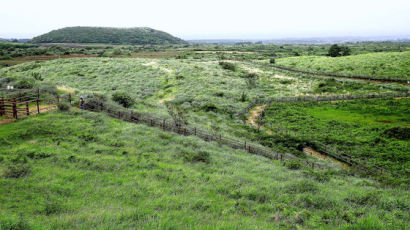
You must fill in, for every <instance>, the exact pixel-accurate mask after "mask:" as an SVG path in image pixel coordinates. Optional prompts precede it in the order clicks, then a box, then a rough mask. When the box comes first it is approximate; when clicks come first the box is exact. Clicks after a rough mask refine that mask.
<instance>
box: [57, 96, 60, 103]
mask: <svg viewBox="0 0 410 230" xmlns="http://www.w3.org/2000/svg"><path fill="white" fill-rule="evenodd" d="M57 103H60V96H59V95H58V94H57Z"/></svg>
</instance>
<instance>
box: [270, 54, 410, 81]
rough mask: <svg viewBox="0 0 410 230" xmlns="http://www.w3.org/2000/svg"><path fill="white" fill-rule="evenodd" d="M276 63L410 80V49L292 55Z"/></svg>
mask: <svg viewBox="0 0 410 230" xmlns="http://www.w3.org/2000/svg"><path fill="white" fill-rule="evenodd" d="M276 63H277V64H279V65H284V66H289V67H296V68H300V69H308V70H312V71H323V72H334V73H342V74H348V75H361V76H374V77H381V78H384V79H402V80H410V75H409V73H410V51H407V52H385V53H372V54H363V55H354V56H347V57H337V58H331V57H317V56H304V57H291V58H280V59H276Z"/></svg>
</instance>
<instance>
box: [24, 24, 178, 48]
mask: <svg viewBox="0 0 410 230" xmlns="http://www.w3.org/2000/svg"><path fill="white" fill-rule="evenodd" d="M30 42H32V43H110V44H141V45H143V44H152V45H164V44H184V43H186V42H185V41H183V40H182V39H179V38H176V37H174V36H172V35H170V34H168V33H165V32H163V31H159V30H154V29H151V28H147V27H137V28H110V27H66V28H62V29H58V30H53V31H51V32H49V33H46V34H43V35H40V36H38V37H35V38H33V39H32V40H31V41H30Z"/></svg>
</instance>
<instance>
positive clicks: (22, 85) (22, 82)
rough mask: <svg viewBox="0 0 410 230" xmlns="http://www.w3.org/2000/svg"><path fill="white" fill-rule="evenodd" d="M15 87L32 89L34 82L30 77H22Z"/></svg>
mask: <svg viewBox="0 0 410 230" xmlns="http://www.w3.org/2000/svg"><path fill="white" fill-rule="evenodd" d="M15 87H16V88H17V89H31V88H33V87H34V82H33V81H32V80H29V79H21V80H19V81H17V82H16V85H15Z"/></svg>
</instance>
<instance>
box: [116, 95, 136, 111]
mask: <svg viewBox="0 0 410 230" xmlns="http://www.w3.org/2000/svg"><path fill="white" fill-rule="evenodd" d="M112 100H113V101H115V102H117V103H118V104H120V105H122V106H124V107H125V108H129V107H130V106H132V105H133V104H134V103H135V101H134V99H132V97H131V96H130V95H129V94H128V93H126V92H115V93H114V94H113V95H112Z"/></svg>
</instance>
